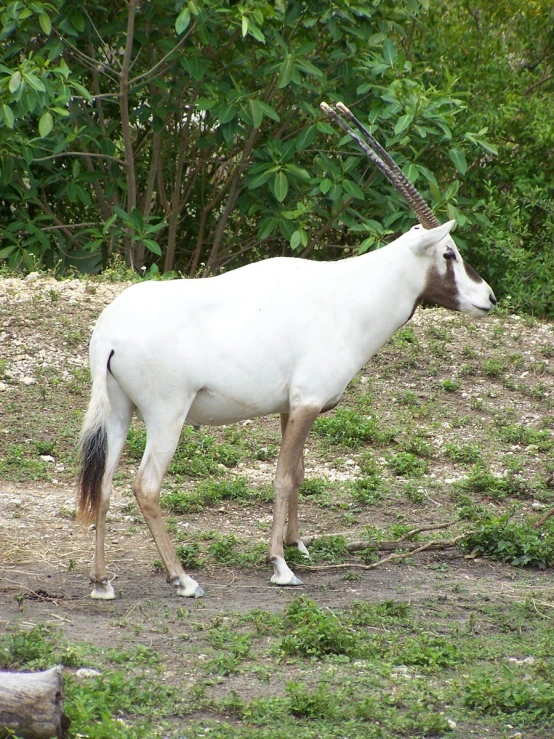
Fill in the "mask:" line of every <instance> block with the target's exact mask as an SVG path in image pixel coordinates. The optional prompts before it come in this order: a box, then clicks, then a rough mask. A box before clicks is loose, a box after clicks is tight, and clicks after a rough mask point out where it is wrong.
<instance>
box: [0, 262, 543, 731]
mask: <svg viewBox="0 0 554 739" xmlns="http://www.w3.org/2000/svg"><path fill="white" fill-rule="evenodd" d="M124 287H125V286H124V285H123V284H112V283H109V282H101V281H87V280H68V281H65V282H56V281H55V280H52V279H50V278H44V277H39V276H36V275H35V276H33V275H31V276H29V277H28V278H27V279H25V280H17V279H0V631H2V630H4V629H5V628H8V627H12V626H14V625H21V626H24V627H28V626H30V625H33V624H38V623H44V622H50V623H52V624H54V625H55V626H56V627H57V628H59V629H60V630H61V632H62V633H63V634H64V635H65V636H66V637H67V638H68V639H70V640H71V641H74V642H86V643H89V644H92V645H95V646H97V647H100V648H102V647H106V648H108V647H117V646H120V647H122V648H123V647H125V646H126V645H128V644H129V643H130V642H132V643H133V644H144V645H146V646H151V647H156V648H159V649H160V651H162V652H163V653H164V655H165V656H166V657H168V656H170V655H171V651H172V645H173V644H174V643H175V640H176V639H180V638H181V636H182V634H183V633H186V634H188V636H189V637H190V639H191V645H190V649H191V655H194V644H195V641H194V640H195V637H194V629H193V628H192V625H194V628H198V627H199V625H200V628H202V625H204V626H206V625H207V624H209V623H210V622H211V621H212V620H213V619H214V618H215V617H217V616H225V615H226V614H237V613H239V614H240V613H247V612H250V611H253V610H254V609H262V610H275V611H282V610H283V608H284V607H285V605H286V604H287V603H288V602H289V601H290V600H291V599H292V598H294V597H296V595H297V594H298V593H299V592H302V593H305V594H306V595H308V596H309V597H311V598H313V599H314V600H315V601H316V602H318V603H320V604H322V605H324V606H326V607H328V608H331V609H341V608H345V607H347V606H349V605H350V604H351V603H352V602H353V601H370V602H380V601H383V600H386V599H391V600H402V601H409V602H410V603H411V604H413V605H414V606H415V607H416V608H422V609H425V610H426V611H429V612H432V611H433V603H440V604H441V613H442V614H444V613H446V614H448V617H449V618H450V619H451V620H452V621H453V622H455V621H457V622H460V623H465V622H466V620H467V618H468V614H469V612H470V611H471V609H472V607H473V606H474V604H475V603H476V602H483V601H486V602H490V603H493V604H494V603H496V604H503V605H505V606H506V608H509V606H510V604H512V603H522V602H524V601H526V600H527V599H528V598H530V597H532V596H533V594H534V593H536V592H540V593H542V594H543V597H546V596H548V594H549V593H550V594H551V593H553V592H554V582H553V580H552V572H551V571H550V570H546V571H539V570H533V569H516V568H514V567H510V566H508V565H503V564H499V563H497V562H493V561H488V560H483V559H468V558H465V557H464V556H463V554H462V553H461V551H460V550H459V549H456V548H447V549H444V550H440V551H436V552H424V553H421V554H419V555H416V556H415V557H414V558H413V559H410V560H408V561H406V562H403V563H401V564H394V563H390V564H385V565H383V566H381V567H378V568H376V569H373V570H364V569H362V568H361V567H359V566H357V565H359V564H360V560H354V559H353V560H352V562H351V565H352V567H351V570H348V568H344V567H341V568H333V567H325V568H323V569H320V570H318V569H310V570H308V569H306V570H303V569H302V568H301V567H296V568H295V570H296V571H297V574H298V575H300V577H302V579H303V581H304V585H303V586H302V587H300V588H294V589H292V588H278V587H275V586H272V585H271V584H270V583H269V576H270V571H269V569H268V568H267V567H266V566H265V565H264V564H263V562H260V563H259V566H253V567H248V568H240V567H238V568H234V567H229V566H226V565H224V564H217V563H214V562H213V561H208V562H207V564H205V566H203V567H202V568H201V569H200V570H199V571H197V572H193V573H192V574H193V575H194V577H195V578H196V579H197V580H198V581H199V583H200V584H201V586H202V587H203V589H204V590H205V597H204V598H201V599H198V600H191V599H183V598H179V597H178V596H177V595H176V594H175V593H174V592H173V588H172V587H171V586H170V585H168V584H167V583H166V582H165V577H164V575H163V574H161V573H160V572H156V571H154V569H153V562H154V561H155V560H156V559H157V558H158V556H159V555H158V553H157V551H156V549H155V547H154V544H153V542H152V540H151V538H150V534H149V532H148V530H147V529H146V527H145V525H144V523H143V522H142V520H141V519H139V518H137V516H136V512H132V511H130V508H129V506H130V505H131V504H132V497H131V493H130V481H131V479H132V476H133V471H134V470H136V466H137V460H136V459H135V458H132V457H131V456H128V455H127V456H125V457H124V459H123V463H122V467H121V469H120V472H119V473H118V477H117V478H116V481H115V493H114V497H113V500H112V507H111V511H110V515H109V518H108V535H107V546H106V551H107V561H108V570H109V576H110V579H112V580H113V584H114V587H115V588H116V591H117V594H118V598H117V599H116V600H114V601H110V602H101V601H94V600H91V599H90V597H89V593H90V586H89V583H88V572H89V568H90V562H91V559H92V554H93V531H92V530H90V529H89V530H86V531H85V530H83V529H82V527H81V526H80V525H79V524H78V523H77V522H76V521H75V518H74V510H75V495H76V493H75V483H74V480H75V473H76V466H75V464H76V463H75V443H76V439H77V435H78V431H79V426H80V423H81V418H82V414H83V411H84V409H85V408H86V404H87V402H88V392H89V379H88V374H87V369H86V367H87V344H88V339H89V336H90V331H91V328H92V326H93V324H94V321H95V319H96V318H97V316H98V315H99V313H100V311H101V309H102V307H103V306H104V305H106V304H107V303H109V302H110V300H111V299H113V297H114V296H115V295H116V294H118V293H119V292H120V291H121V290H122V289H123V288H124ZM409 326H410V328H409V331H410V332H412V333H409V332H408V333H406V332H404V334H403V335H401V336H400V338H399V339H393V340H392V341H391V343H390V344H389V345H388V347H387V348H385V349H384V350H382V352H381V353H380V354H379V355H378V356H377V357H376V358H374V360H373V361H372V363H371V365H370V366H368V367H367V368H365V369H364V370H363V371H362V373H361V374H360V375H359V377H358V378H357V379H356V380H355V382H354V383H353V385H352V387H351V388H350V389H349V390H348V392H347V393H346V396H345V399H344V407H346V408H350V409H355V410H358V409H360V408H362V409H363V408H366V407H367V404H368V403H369V402H370V401H369V400H368V398H370V400H371V404H372V405H371V411H366V412H370V413H373V414H375V416H376V417H378V418H379V422H380V423H382V424H389V425H390V426H394V427H395V428H396V429H397V431H396V432H395V436H394V439H393V440H392V441H391V442H390V444H389V446H384V447H381V448H377V449H374V450H373V451H371V452H369V453H372V454H373V455H374V460H375V464H376V465H377V466H378V468H379V470H380V473H381V474H382V476H383V478H384V480H385V482H386V485H387V487H386V491H387V492H386V493H385V494H384V495H383V496H382V498H380V499H378V500H377V502H376V503H375V504H374V505H370V506H359V505H353V504H352V500H351V499H350V498H349V497H348V495H349V493H347V492H345V489H346V488H344V485H348V484H349V483H350V482H352V481H355V480H357V479H358V478H360V476H361V474H362V473H361V471H360V470H361V464H362V457H363V454H366V453H368V452H367V450H366V449H365V448H361V449H360V448H358V449H352V450H349V449H344V448H342V449H341V448H338V447H333V446H332V445H329V443H327V442H325V441H322V440H321V439H318V438H316V437H315V436H313V435H312V437H311V438H310V441H309V442H308V446H307V478H308V479H319V480H323V481H324V483H325V484H326V485H327V486H328V487H329V489H330V490H331V491H333V490H334V489H335V487H336V490H337V499H336V500H334V499H333V495H331V501H330V502H328V503H326V504H325V505H320V504H317V503H316V502H314V501H312V500H311V499H309V498H305V499H304V500H303V503H302V507H301V526H302V532H303V533H305V534H311V535H320V534H329V533H337V532H340V533H346V535H347V538H348V539H349V540H351V539H357V538H359V537H360V536H363V534H364V531H365V529H366V527H368V526H375V527H377V528H379V529H381V530H382V531H385V532H387V535H388V534H389V532H390V531H391V530H392V529H393V528H394V526H396V525H399V524H402V525H405V526H406V525H407V526H425V525H431V524H434V523H444V522H448V521H451V520H452V519H455V518H456V516H457V511H458V507H459V505H461V503H460V497H459V493H457V492H456V484H457V483H458V482H459V481H460V480H463V479H465V477H467V475H468V474H469V473H470V469H471V468H470V466H468V464H466V463H465V462H463V461H460V460H459V459H458V458H457V457H456V455H455V454H454V453H453V452H452V450H453V449H454V451H455V450H456V449H457V448H458V447H460V448H464V449H465V448H468V449H469V448H470V447H471V449H472V450H473V451H472V454H474V455H478V456H480V460H481V462H480V463H482V464H483V465H486V468H487V469H488V470H490V472H491V474H492V475H493V476H495V477H497V478H499V479H508V477H509V479H510V480H512V482H514V481H515V482H516V483H517V486H516V487H517V490H520V491H521V492H520V493H518V497H516V498H512V497H510V496H511V493H510V494H509V495H508V499H504V498H501V497H497V498H495V497H494V496H493V495H491V494H490V493H487V491H486V490H483V491H477V492H475V494H474V501H475V503H476V504H478V505H480V506H483V507H485V508H487V509H488V510H489V511H492V512H494V513H496V514H498V515H501V514H502V513H503V512H505V511H507V510H512V511H513V515H514V516H533V515H538V514H541V513H543V512H544V511H546V510H548V509H549V508H551V507H552V506H553V505H554V494H553V491H552V488H550V487H548V485H547V483H546V481H547V479H548V478H549V476H550V474H551V473H552V470H553V468H554V456H553V453H552V438H553V433H554V432H553V429H554V423H553V415H554V411H553V408H554V382H553V378H552V374H553V372H554V360H553V359H552V357H553V356H554V330H553V326H552V324H550V323H546V322H540V321H534V320H532V319H528V320H527V319H522V318H520V317H519V316H517V315H515V314H510V313H509V312H505V313H504V314H502V315H499V316H497V317H493V318H491V319H490V320H487V321H483V322H476V321H472V320H471V319H466V317H460V316H458V315H455V314H451V313H447V312H446V311H439V310H425V311H418V313H417V314H416V316H415V317H414V319H413V321H412V322H411V323H410V324H409ZM403 331H405V330H404V329H403ZM364 404H365V405H364ZM526 429H527V430H528V431H529V433H528V434H527V436H526ZM239 430H240V431H241V434H243V435H244V436H253V437H255V438H256V439H257V441H256V443H257V444H258V446H260V445H261V447H262V448H264V449H265V447H266V446H267V447H271V446H272V445H274V446H275V447H276V445H277V444H278V438H279V434H278V419H269V420H261V421H256V422H254V423H253V424H251V425H250V422H246V423H245V424H244V428H240V426H239ZM214 433H216V435H217V434H218V433H219V432H214ZM518 434H519V436H518ZM529 434H531V436H529ZM533 434H534V436H533ZM218 438H223V437H218ZM399 451H401V452H403V453H404V452H410V453H411V454H413V455H416V456H418V458H421V459H425V460H426V464H427V468H426V471H425V473H424V474H423V475H421V476H419V477H417V478H414V479H408V478H403V477H402V476H401V475H400V476H399V475H398V474H394V473H393V471H392V464H393V459H394V456H395V455H396V454H398V452H399ZM470 451H471V450H470ZM274 464H275V459H274V456H273V457H272V456H271V455H270V456H269V459H266V460H263V459H260V458H258V459H257V460H256V459H246V460H243V461H241V462H240V463H239V464H238V465H237V466H236V468H233V469H222V470H221V475H222V478H224V479H235V478H236V477H237V476H241V477H245V478H246V479H247V480H248V483H249V485H251V486H258V485H269V484H270V482H271V478H272V474H273V469H274ZM197 482H198V481H197V480H192V479H188V478H185V479H183V478H182V477H181V478H178V477H173V478H171V477H170V479H169V480H168V481H167V485H168V487H169V489H180V488H184V489H185V490H190V489H193V488H194V486H195V485H196V484H197ZM472 495H473V494H472ZM466 497H467V496H466ZM466 504H467V501H466ZM174 518H177V519H178V520H177V522H176V523H175V521H174V525H175V526H177V530H178V531H189V530H190V532H193V533H194V532H202V531H206V530H210V531H218V532H220V533H225V534H234V535H236V536H237V537H238V538H239V539H240V540H241V541H243V540H244V541H247V542H249V543H250V544H253V543H254V544H258V543H261V542H267V538H268V532H269V527H270V522H271V504H270V502H260V503H257V504H248V505H247V506H245V505H240V504H238V503H234V502H232V503H227V502H226V503H225V504H223V505H221V506H215V507H209V508H207V509H206V510H202V511H199V512H195V513H191V514H190V515H187V516H186V517H174ZM455 533H458V531H457V530H456V529H452V535H454V534H455ZM449 535H450V534H449V533H446V534H445V536H449ZM439 536H440V534H439ZM348 572H351V573H355V575H356V578H355V579H348V578H345V573H348ZM553 599H554V598H552V597H549V598H548V600H549V601H550V602H551V601H552V600H553ZM526 736H527V734H526ZM529 736H531V734H530V735H529ZM537 736H540V734H537Z"/></svg>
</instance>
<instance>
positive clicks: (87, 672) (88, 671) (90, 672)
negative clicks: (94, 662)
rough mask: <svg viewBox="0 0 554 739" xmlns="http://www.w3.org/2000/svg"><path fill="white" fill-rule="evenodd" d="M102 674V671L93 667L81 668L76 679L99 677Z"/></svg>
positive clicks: (76, 674)
mask: <svg viewBox="0 0 554 739" xmlns="http://www.w3.org/2000/svg"><path fill="white" fill-rule="evenodd" d="M101 674H102V673H101V672H100V670H94V669H93V668H92V667H80V668H79V669H78V670H77V672H76V673H75V676H76V677H98V675H101Z"/></svg>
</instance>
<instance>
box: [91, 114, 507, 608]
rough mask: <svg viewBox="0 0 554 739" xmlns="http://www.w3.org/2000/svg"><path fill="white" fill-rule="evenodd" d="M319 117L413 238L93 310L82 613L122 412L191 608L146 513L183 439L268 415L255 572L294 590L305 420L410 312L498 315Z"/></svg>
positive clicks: (452, 257)
mask: <svg viewBox="0 0 554 739" xmlns="http://www.w3.org/2000/svg"><path fill="white" fill-rule="evenodd" d="M322 108H323V110H324V111H325V112H326V113H327V114H328V115H329V116H330V117H332V118H333V119H334V120H335V121H336V122H338V123H340V125H341V126H342V127H343V128H345V130H347V131H348V132H349V133H350V134H351V135H352V137H353V138H354V139H355V140H356V141H357V142H358V144H359V145H360V146H361V147H362V148H363V149H364V151H366V153H368V155H369V156H370V157H371V158H372V160H373V161H374V162H375V163H376V164H377V166H379V168H380V169H381V170H382V171H383V172H385V174H386V175H387V176H388V177H389V179H390V180H391V181H392V182H393V184H395V185H396V187H397V188H398V189H399V190H400V192H401V193H402V194H403V195H404V196H405V197H406V199H407V200H408V203H409V204H410V205H411V207H412V208H413V209H414V210H415V212H416V214H417V216H418V218H419V220H420V223H421V224H422V225H418V226H414V227H413V228H412V229H411V230H410V231H409V232H408V233H405V234H404V235H402V236H400V238H398V239H396V241H393V242H392V243H390V244H388V245H387V246H385V247H384V248H382V249H379V250H377V251H374V252H370V253H368V254H364V255H363V256H356V257H353V258H349V259H343V260H341V261H338V262H332V263H330V262H313V261H309V260H304V259H294V258H275V259H266V260H264V261H261V262H257V263H255V264H249V265H247V266H245V267H240V268H239V269H236V270H234V271H231V272H228V273H225V274H222V275H219V276H217V277H211V278H208V279H199V280H174V281H171V282H144V283H140V284H137V285H133V286H131V287H129V288H128V289H126V290H125V291H124V292H123V293H122V294H121V295H120V296H118V297H117V298H116V299H115V300H114V301H113V302H112V303H111V305H109V306H108V307H107V308H106V309H105V310H104V312H103V313H102V315H101V316H100V318H99V320H98V323H97V325H96V328H95V329H94V332H93V335H92V339H91V343H90V366H91V372H92V378H93V384H92V396H91V400H90V404H89V407H88V411H87V414H86V417H85V420H84V425H83V429H82V432H81V439H80V450H81V473H80V500H79V516H80V519H81V520H82V521H84V522H91V521H93V520H94V519H96V548H95V554H94V559H93V563H92V569H91V583H92V584H93V591H92V594H91V595H92V597H93V598H104V599H111V598H114V597H115V593H114V589H113V587H112V585H111V583H110V581H109V579H108V576H107V571H106V564H105V557H104V536H105V524H106V514H107V511H108V507H109V502H110V495H111V490H112V478H113V475H114V472H115V470H116V468H117V466H118V463H119V459H120V456H121V452H122V450H123V446H124V444H125V440H126V438H127V432H128V429H129V424H130V422H131V417H132V415H133V413H134V412H136V413H137V415H138V417H139V418H141V419H142V420H143V421H144V423H145V425H146V434H147V439H146V448H145V450H144V456H143V457H142V461H141V463H140V467H139V470H138V472H137V475H136V478H135V480H134V483H133V493H134V495H135V497H136V500H137V503H138V505H139V507H140V510H141V511H142V514H143V515H144V518H145V519H146V522H147V524H148V526H149V528H150V531H151V532H152V536H153V538H154V541H155V543H156V545H157V547H158V550H159V552H160V555H161V557H162V559H163V562H164V565H165V569H166V572H167V580H168V582H171V583H172V584H173V585H175V586H176V589H177V593H178V595H183V596H191V597H199V596H201V595H203V590H202V588H201V587H200V586H199V585H198V583H197V582H196V581H195V580H193V579H192V578H191V577H189V576H188V575H187V574H186V573H185V572H184V570H183V568H182V566H181V564H180V562H179V559H178V558H177V556H176V554H175V550H174V547H173V545H172V544H171V542H170V539H169V537H168V535H167V533H166V531H165V527H164V523H163V520H162V516H161V512H160V506H159V496H160V487H161V484H162V480H163V477H164V475H165V473H166V471H167V468H168V465H169V463H170V461H171V459H172V457H173V454H174V452H175V449H176V447H177V444H178V442H179V435H180V432H181V428H182V426H183V424H184V423H188V424H192V425H194V426H200V425H220V424H228V423H234V422H236V421H241V420H243V419H248V418H255V417H257V416H264V415H267V414H270V413H279V414H280V415H281V431H282V443H281V450H280V453H279V458H278V461H277V470H276V474H275V479H274V483H273V487H274V491H275V503H274V512H273V526H272V529H271V538H270V542H269V551H268V561H269V562H270V563H271V565H272V566H273V575H272V577H271V582H273V583H275V584H277V585H299V584H301V581H300V580H299V579H298V578H297V577H296V576H295V575H294V573H293V572H292V571H291V569H290V568H289V567H288V565H287V563H286V562H285V556H284V544H286V545H288V546H296V547H298V548H299V549H300V550H301V551H302V552H304V553H305V554H306V555H308V552H307V550H306V547H305V546H304V544H303V543H302V540H301V538H300V533H299V529H298V489H299V487H300V485H301V483H302V479H303V477H304V464H303V447H304V443H305V441H306V438H307V436H308V433H309V431H310V428H311V426H312V424H313V422H314V420H315V419H316V418H317V416H318V415H319V414H320V413H323V412H325V411H327V410H329V409H330V408H333V407H334V406H336V405H337V403H338V402H339V401H340V399H341V396H342V394H343V392H344V390H345V388H346V386H347V384H348V383H349V381H350V380H351V379H352V378H353V377H354V375H355V374H356V373H357V372H358V370H360V368H361V367H363V365H364V364H366V362H367V361H368V360H369V359H370V357H372V356H373V355H374V354H375V353H376V352H377V351H378V350H379V349H380V348H381V347H382V346H383V344H384V343H385V342H386V341H387V340H388V339H389V338H390V336H391V335H392V334H393V333H394V332H395V331H396V330H397V329H398V328H399V327H400V326H402V325H403V324H404V323H406V321H408V320H409V318H410V317H411V316H412V314H413V312H414V310H415V308H416V306H417V305H418V304H419V303H420V301H422V300H426V301H430V302H433V303H437V304H438V305H441V306H444V307H446V308H450V309H452V310H457V311H462V312H463V313H467V314H469V315H470V316H474V317H480V316H485V315H487V313H489V311H490V310H491V309H492V307H493V306H494V304H495V303H496V300H495V297H494V295H493V293H492V291H491V288H490V287H489V286H488V285H487V284H486V283H485V282H484V281H483V280H482V279H481V277H479V275H478V274H477V273H476V272H475V271H474V270H473V269H472V268H471V267H469V266H468V265H467V264H465V263H464V261H463V259H462V258H461V257H460V254H459V252H458V249H457V248H456V245H455V243H454V241H453V240H452V238H451V237H450V236H449V232H450V231H451V229H452V228H453V226H454V221H450V222H449V223H445V224H444V225H439V223H438V221H437V219H436V218H435V216H434V215H433V213H432V212H431V211H430V209H429V208H428V207H427V205H426V204H425V202H424V201H423V199H422V198H421V196H420V195H419V194H418V193H417V192H416V191H415V190H414V188H413V187H412V186H411V185H410V183H409V182H408V180H407V179H406V178H405V177H404V176H403V174H402V172H401V170H399V168H398V167H396V165H395V164H394V162H393V161H392V160H391V159H390V157H389V156H388V155H387V153H386V152H385V151H384V150H383V149H382V148H381V147H379V145H378V144H377V142H375V140H374V139H373V138H372V137H371V136H370V134H369V133H368V132H367V131H365V129H364V128H363V126H361V124H360V123H359V121H357V120H356V119H355V118H354V116H352V114H351V113H350V111H349V110H348V109H347V108H346V107H345V106H343V105H342V104H340V103H339V104H338V105H337V108H338V109H339V110H340V111H341V112H342V113H343V115H346V116H347V117H348V118H349V120H350V121H352V122H354V124H355V125H356V126H358V128H359V129H360V131H361V132H362V135H363V137H364V139H365V140H366V141H367V142H368V143H369V145H370V147H371V148H369V147H368V145H367V144H366V143H365V142H364V141H362V140H361V139H360V137H359V136H358V134H356V133H355V132H353V131H352V129H351V128H350V127H349V126H348V124H347V123H345V122H344V121H343V120H342V119H340V118H339V117H338V115H337V113H336V112H335V111H334V110H333V109H331V108H330V107H329V106H327V105H325V104H322ZM372 149H374V150H376V151H377V152H378V153H374V151H372ZM287 519H288V520H287Z"/></svg>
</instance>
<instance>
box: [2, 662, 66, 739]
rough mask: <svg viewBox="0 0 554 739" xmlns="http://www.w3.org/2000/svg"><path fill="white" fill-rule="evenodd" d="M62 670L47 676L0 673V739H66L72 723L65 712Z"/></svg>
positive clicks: (59, 669)
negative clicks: (14, 736)
mask: <svg viewBox="0 0 554 739" xmlns="http://www.w3.org/2000/svg"><path fill="white" fill-rule="evenodd" d="M63 701H64V693H63V677H62V668H61V667H60V666H58V667H52V669H50V670H46V671H45V672H0V737H4V736H10V732H12V735H13V733H15V735H16V736H18V737H21V738H22V739H52V737H56V739H63V737H65V736H67V729H68V728H69V719H68V718H67V716H65V714H64V712H63Z"/></svg>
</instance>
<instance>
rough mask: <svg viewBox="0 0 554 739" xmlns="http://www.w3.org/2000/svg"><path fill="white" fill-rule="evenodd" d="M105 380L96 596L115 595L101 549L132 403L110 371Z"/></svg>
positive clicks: (93, 577) (94, 573) (94, 578)
mask: <svg viewBox="0 0 554 739" xmlns="http://www.w3.org/2000/svg"><path fill="white" fill-rule="evenodd" d="M107 384H108V396H109V399H110V414H109V417H108V419H107V423H106V433H107V445H108V451H107V456H106V467H105V469H104V476H103V478H102V487H101V490H100V503H99V505H98V510H97V513H96V532H95V546H94V557H93V560H92V566H91V571H90V581H91V583H92V585H93V590H92V593H91V594H90V596H91V598H96V599H99V600H112V599H113V598H115V592H114V589H113V586H112V584H111V582H110V581H109V579H108V573H107V570H106V557H105V551H104V542H105V537H106V516H107V514H108V509H109V507H110V498H111V494H112V481H113V476H114V474H115V471H116V469H117V466H118V464H119V460H120V459H121V452H122V451H123V447H124V446H125V441H126V439H127V433H128V431H129V425H130V423H131V418H132V416H133V410H134V407H135V406H134V404H133V403H132V401H131V400H129V398H128V397H127V395H126V394H125V393H124V392H123V390H122V389H121V388H120V387H119V385H118V384H117V382H116V381H115V380H114V378H113V377H111V375H108V378H107Z"/></svg>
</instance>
